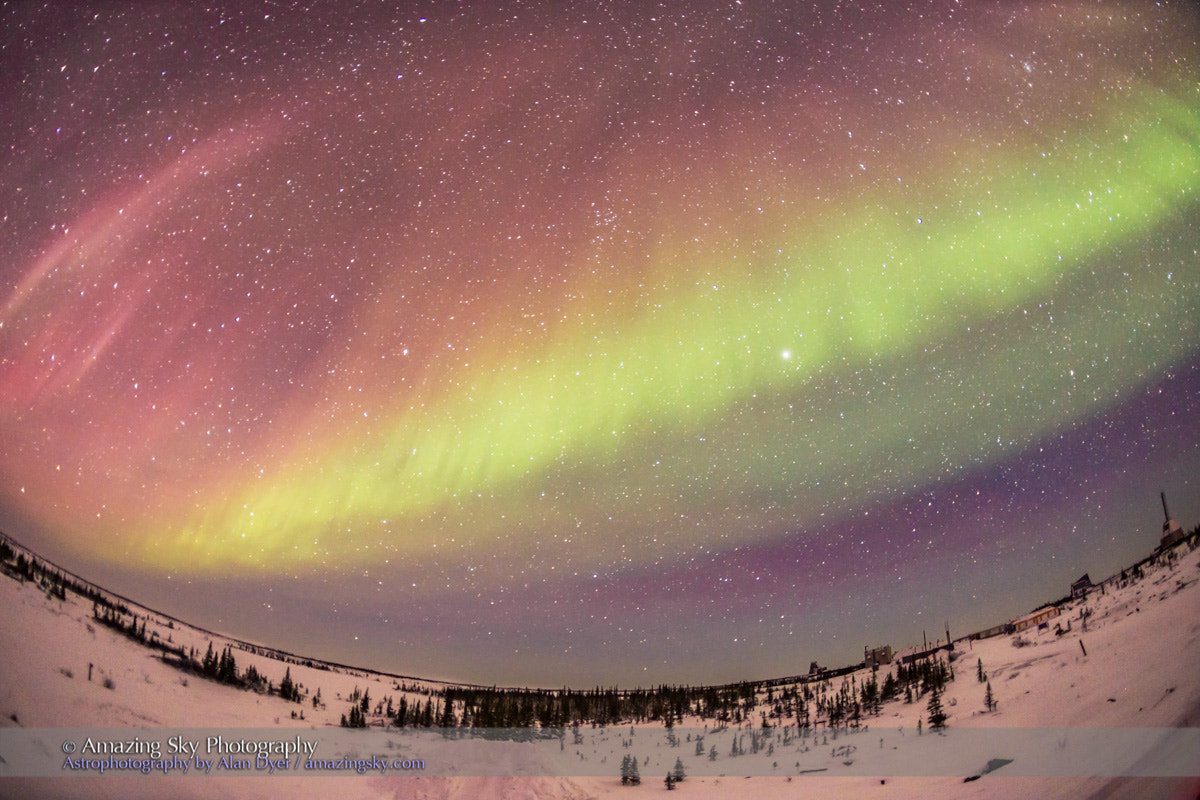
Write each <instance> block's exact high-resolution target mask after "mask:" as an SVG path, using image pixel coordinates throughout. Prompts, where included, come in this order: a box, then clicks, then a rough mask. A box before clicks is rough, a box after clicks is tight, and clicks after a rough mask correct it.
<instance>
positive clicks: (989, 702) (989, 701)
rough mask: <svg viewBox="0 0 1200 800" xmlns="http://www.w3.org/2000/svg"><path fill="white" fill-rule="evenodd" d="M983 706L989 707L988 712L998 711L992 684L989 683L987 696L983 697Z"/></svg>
mask: <svg viewBox="0 0 1200 800" xmlns="http://www.w3.org/2000/svg"><path fill="white" fill-rule="evenodd" d="M983 704H984V705H985V706H987V710H988V711H995V710H996V697H995V695H993V694H992V682H991V681H988V684H987V694H985V695H984V696H983Z"/></svg>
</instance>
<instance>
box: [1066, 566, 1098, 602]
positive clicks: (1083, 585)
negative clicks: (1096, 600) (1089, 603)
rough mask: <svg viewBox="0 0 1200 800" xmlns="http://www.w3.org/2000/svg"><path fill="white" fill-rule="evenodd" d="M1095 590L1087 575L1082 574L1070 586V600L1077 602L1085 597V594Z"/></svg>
mask: <svg viewBox="0 0 1200 800" xmlns="http://www.w3.org/2000/svg"><path fill="white" fill-rule="evenodd" d="M1094 588H1095V585H1094V584H1093V583H1092V579H1091V578H1090V577H1088V574H1087V573H1086V572H1085V573H1083V577H1082V578H1080V579H1079V580H1077V581H1075V582H1074V583H1072V584H1071V599H1072V600H1078V599H1079V598H1081V597H1087V593H1088V592H1090V591H1091V590H1092V589H1094Z"/></svg>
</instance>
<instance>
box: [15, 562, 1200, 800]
mask: <svg viewBox="0 0 1200 800" xmlns="http://www.w3.org/2000/svg"><path fill="white" fill-rule="evenodd" d="M1177 552H1178V555H1179V558H1178V559H1177V560H1175V561H1174V562H1173V563H1168V564H1163V565H1152V566H1150V567H1147V568H1146V570H1145V575H1144V577H1143V578H1142V579H1140V580H1137V581H1131V582H1129V583H1127V584H1126V585H1123V586H1118V585H1117V584H1116V583H1109V584H1108V585H1106V586H1105V588H1104V590H1103V591H1101V590H1099V589H1097V590H1096V591H1093V592H1092V593H1091V594H1090V595H1089V596H1088V597H1087V598H1086V599H1082V600H1077V601H1074V602H1072V603H1071V604H1069V605H1066V606H1064V607H1063V609H1062V612H1063V613H1062V616H1060V617H1059V618H1057V619H1055V620H1052V621H1051V624H1050V627H1049V629H1047V630H1043V631H1041V632H1040V633H1039V632H1038V631H1036V630H1031V631H1026V632H1024V633H1022V634H1021V639H1022V641H1023V646H1017V645H1016V644H1014V638H1015V637H1013V636H1000V637H996V638H992V639H987V640H982V641H975V642H960V643H958V645H957V648H956V651H955V658H954V660H953V661H952V666H953V668H954V671H955V680H953V681H951V682H950V683H949V684H948V685H947V688H946V690H945V694H944V696H943V703H944V707H945V710H946V711H947V713H948V715H949V718H948V725H949V727H948V729H947V730H946V732H945V735H942V736H939V735H934V734H932V733H930V732H929V730H928V722H927V717H928V711H927V709H926V698H924V697H922V698H919V699H917V700H916V701H915V702H913V703H911V704H907V703H905V702H904V700H903V699H900V700H899V701H895V702H891V703H888V704H884V705H883V707H882V710H881V712H880V714H879V715H878V716H870V715H868V716H866V717H865V718H864V719H863V721H862V726H861V727H860V728H859V729H858V730H857V731H854V732H848V731H846V730H845V729H842V730H839V731H837V732H836V733H835V732H832V731H829V730H825V729H823V728H821V729H819V730H818V731H817V732H816V733H815V734H813V733H810V734H809V735H807V736H798V735H797V729H796V724H795V720H794V719H793V720H788V719H784V720H781V721H780V724H779V725H777V726H776V727H774V728H772V729H771V730H770V731H769V732H768V733H767V735H766V736H765V738H763V739H762V748H761V749H760V750H759V752H757V753H754V752H751V750H750V740H751V733H752V732H757V733H758V734H759V735H760V736H761V735H762V734H763V731H762V729H761V727H760V717H759V712H758V710H755V711H754V712H753V713H752V714H751V715H749V719H748V721H747V722H745V723H743V724H742V725H731V726H727V727H722V728H718V727H715V725H714V723H713V721H712V720H700V719H698V718H696V717H685V718H684V720H683V722H682V724H680V725H678V726H677V727H676V728H675V730H674V736H675V737H676V738H677V739H678V741H679V743H678V745H676V746H672V745H671V744H670V743H669V742H668V739H667V736H668V731H667V730H666V729H665V728H664V726H663V724H662V723H661V722H658V723H653V724H649V723H647V724H641V725H630V724H625V725H621V726H609V727H606V728H605V727H589V726H585V727H583V728H581V730H580V731H579V736H580V741H579V742H577V741H576V740H575V733H574V732H573V731H571V730H567V731H566V732H565V734H564V736H563V737H562V738H561V739H560V738H557V737H554V738H550V739H546V740H543V741H539V742H536V743H513V742H486V741H467V740H462V739H447V738H444V737H442V736H440V735H438V734H437V733H436V732H429V731H423V732H413V731H411V730H406V731H394V730H393V731H387V730H383V729H382V728H380V729H376V730H368V731H349V730H345V729H341V728H340V727H338V723H339V721H340V719H341V717H342V715H343V714H345V713H346V711H347V710H348V708H349V707H350V702H351V701H350V698H351V696H352V695H353V694H354V693H355V692H356V691H363V690H365V691H367V692H369V693H370V695H371V697H372V698H375V699H382V698H384V697H390V698H392V699H393V700H394V701H396V702H398V701H399V699H400V697H401V696H404V697H406V698H408V700H409V702H410V704H411V703H413V702H418V703H423V702H424V700H425V699H426V695H425V694H424V690H425V689H429V688H432V689H436V688H438V686H439V684H437V683H433V682H417V681H411V680H410V681H404V682H403V683H402V682H401V681H400V680H399V679H396V678H393V677H389V676H385V675H380V674H377V673H371V672H368V671H363V670H351V669H345V668H337V669H331V668H329V665H319V664H313V665H311V666H310V665H307V664H304V663H285V662H283V661H281V660H279V659H278V658H274V657H271V656H270V655H266V654H256V653H252V652H249V651H247V650H245V649H243V648H242V647H239V646H237V644H236V643H232V642H231V641H230V640H226V639H223V638H221V637H219V636H215V635H214V634H211V633H208V632H206V631H201V630H198V629H195V628H192V627H190V626H187V625H185V624H182V623H180V622H179V621H174V620H168V619H166V618H164V617H162V616H160V615H156V614H154V613H152V612H149V611H148V610H146V609H140V608H136V607H132V606H131V607H130V610H131V611H132V612H133V613H136V614H138V615H139V617H141V618H143V619H146V620H147V637H152V635H153V634H155V633H157V635H158V638H159V639H161V640H164V641H168V640H169V642H170V643H171V644H172V645H179V644H182V645H184V646H185V647H188V648H192V647H194V648H195V649H196V651H197V654H198V655H201V654H203V653H204V652H205V651H206V650H207V648H208V646H209V643H210V642H211V643H212V645H213V647H214V649H215V651H216V652H218V653H219V652H220V651H222V650H223V649H224V648H225V647H226V646H227V645H232V649H231V652H232V653H233V654H234V656H235V657H236V660H237V667H238V670H239V671H244V670H245V669H246V668H247V667H248V666H251V665H252V666H254V668H255V669H256V670H257V671H258V672H260V673H261V674H263V675H264V676H266V677H267V678H268V679H269V680H270V681H271V682H272V684H273V685H275V686H278V685H279V683H280V682H281V681H282V680H283V678H284V675H285V671H286V673H287V674H288V675H289V677H290V678H291V680H292V681H294V682H295V683H296V684H297V686H298V687H299V688H300V690H301V692H302V693H303V694H304V696H305V697H304V702H302V703H299V704H297V703H291V702H286V701H284V700H282V699H280V698H279V697H277V696H274V695H267V694H260V693H256V692H252V691H247V690H242V689H237V688H232V687H229V686H224V685H221V684H217V683H214V682H211V681H208V680H205V679H203V678H200V677H198V676H196V675H190V674H187V673H184V672H181V671H180V670H178V669H176V668H174V667H172V666H170V665H168V664H165V663H163V661H162V659H161V658H160V656H159V653H158V651H156V650H152V649H150V648H147V647H146V646H144V645H142V644H139V643H137V642H135V641H133V640H132V639H130V638H129V637H127V636H124V635H122V634H121V633H119V632H117V631H114V630H112V629H111V628H108V627H105V626H103V625H101V624H99V623H98V622H97V621H96V620H95V619H93V609H92V604H91V602H90V601H88V600H85V599H82V598H80V597H79V596H77V595H75V594H72V593H67V595H66V599H65V600H60V599H58V598H56V597H51V596H49V595H48V593H47V591H45V590H44V589H43V588H41V587H39V586H38V585H37V584H36V583H33V582H28V581H27V582H20V581H18V580H14V579H11V578H9V577H7V576H5V577H2V578H0V604H2V607H3V609H4V611H3V613H2V614H0V725H3V726H4V729H3V730H0V758H2V759H3V760H2V761H0V776H2V777H0V795H3V796H23V797H159V796H167V795H170V796H173V797H193V796H195V797H278V796H290V797H295V798H299V797H310V796H312V797H327V796H337V797H339V798H342V800H349V799H350V798H359V797H361V798H381V797H396V798H400V797H404V798H429V799H430V800H432V799H433V798H447V799H451V798H476V797H505V798H510V797H511V798H539V799H540V798H593V797H606V796H609V795H619V796H622V797H631V796H642V795H645V794H646V793H648V792H654V793H657V792H661V791H665V790H666V786H665V785H664V776H665V775H666V774H667V772H668V771H670V770H671V769H672V767H673V766H674V765H675V763H676V760H677V759H678V760H679V761H681V762H682V764H683V766H684V768H685V770H686V772H687V774H688V777H687V779H686V780H685V781H683V782H682V783H680V784H679V785H678V786H677V787H676V788H675V791H678V792H680V794H679V795H678V796H679V797H681V798H682V797H693V798H716V797H731V796H732V797H740V796H745V795H751V794H753V795H754V796H755V797H759V798H772V797H798V796H820V797H831V798H839V797H845V798H858V797H877V798H901V797H914V796H918V795H919V796H922V797H954V798H959V797H964V798H991V797H996V798H999V797H1005V798H1008V797H1014V796H1022V795H1024V796H1027V797H1031V798H1053V797H1060V798H1076V797H1139V798H1140V797H1180V798H1189V799H1190V798H1196V797H1198V796H1200V777H1198V776H1200V747H1197V746H1196V743H1197V741H1200V739H1197V737H1196V735H1195V734H1197V733H1198V732H1200V669H1198V668H1197V664H1200V552H1196V551H1188V550H1187V548H1186V547H1183V548H1180V549H1179V550H1178V551H1177ZM1085 622H1086V624H1085ZM1056 623H1057V624H1058V625H1061V627H1063V628H1067V627H1068V623H1069V627H1070V630H1069V632H1067V633H1065V634H1063V635H1061V636H1059V635H1056V634H1055V633H1054V626H1055V624H1056ZM980 662H981V663H982V668H983V670H984V671H985V672H986V673H987V679H988V682H989V683H990V685H991V687H992V691H993V694H994V698H995V700H996V702H997V703H998V705H997V707H996V709H995V710H994V711H988V710H986V708H985V703H984V696H985V692H986V686H987V684H985V683H980V682H979V681H978V680H977V668H978V664H979V663H980ZM889 669H890V668H889V667H886V666H885V667H881V668H880V670H879V673H878V676H877V677H878V679H879V681H880V682H881V683H882V681H883V678H884V676H885V675H886V674H887V672H888V670H889ZM748 677H750V676H748ZM866 677H867V673H866V672H865V671H862V672H859V673H856V674H854V675H853V676H846V677H845V678H837V679H834V680H833V681H831V682H830V684H829V686H828V690H829V691H836V690H837V689H838V688H839V687H840V686H841V684H842V681H843V680H845V681H851V680H853V681H854V682H855V683H856V684H858V683H860V682H861V681H862V680H864V679H865V678H866ZM318 690H319V691H320V697H321V699H322V700H323V703H321V704H318V705H316V706H314V704H313V703H312V697H313V696H314V695H315V694H316V693H317V691H318ZM774 691H775V693H776V694H778V692H779V691H780V687H775V690H774ZM759 699H760V705H759V708H760V709H761V708H762V703H761V701H765V696H760V698H759ZM301 713H302V714H303V718H301V716H300V715H301ZM375 719H376V721H377V722H380V721H381V719H380V718H375ZM918 721H921V722H922V723H923V727H924V730H923V731H921V732H918V729H917V726H918ZM787 726H790V728H789V729H788V730H787V731H786V735H785V731H784V728H785V727H787ZM18 728H19V729H24V730H19V731H18V730H14V729H18ZM169 728H178V729H188V730H189V731H193V732H194V730H195V729H208V730H206V731H205V733H206V734H207V733H211V732H212V731H213V730H216V731H217V732H219V733H222V734H223V735H225V736H226V737H227V738H231V739H234V738H239V737H249V738H252V739H261V738H262V737H263V736H264V735H266V736H270V737H272V738H278V739H281V740H286V739H288V738H289V737H291V738H292V739H295V737H297V736H299V737H301V738H302V739H312V740H314V741H316V740H319V741H320V742H321V743H320V745H319V751H318V752H317V753H316V755H317V756H331V755H334V754H341V753H343V752H348V753H352V754H354V755H356V756H358V757H361V758H364V759H369V758H371V757H372V756H378V757H380V758H381V759H382V758H387V759H396V758H405V759H410V760H411V759H420V760H421V761H423V762H424V763H425V769H424V770H417V771H397V770H390V771H388V772H386V773H383V774H381V773H380V772H379V771H377V770H369V771H367V772H365V773H364V774H358V773H356V772H354V771H349V772H347V773H345V776H344V777H314V776H313V775H311V774H306V775H302V776H301V775H295V774H293V773H290V772H286V771H282V770H281V771H278V772H276V773H275V774H273V775H269V774H267V771H266V770H257V769H249V770H240V771H239V770H231V769H214V771H213V772H212V773H210V774H208V775H203V774H198V770H197V769H193V770H192V771H191V773H190V774H187V775H182V774H177V773H176V774H172V775H170V776H163V775H161V774H158V775H153V774H152V775H141V774H131V773H120V774H117V773H114V772H112V771H109V772H107V773H106V774H104V775H99V774H95V773H85V774H80V773H71V771H70V770H63V769H62V768H61V767H60V766H59V765H60V764H62V763H63V762H62V761H61V760H60V759H63V758H65V756H63V754H62V753H61V752H59V751H58V750H55V752H54V753H53V754H52V755H51V756H48V758H49V759H50V761H49V762H48V763H50V762H52V763H54V765H55V768H56V769H57V770H58V772H59V773H71V774H68V775H67V776H66V777H53V778H48V777H20V776H21V775H24V774H28V770H27V769H25V770H23V769H22V767H21V763H22V762H21V759H22V758H23V756H22V754H21V750H20V747H18V746H17V745H18V744H19V743H20V742H23V741H25V739H28V737H29V735H32V734H29V733H28V731H29V729H34V733H36V734H37V735H39V736H41V737H42V738H43V739H45V740H46V741H48V742H52V745H51V747H52V748H57V747H59V746H61V744H62V741H65V740H66V739H67V738H70V739H71V740H72V741H81V738H80V737H83V736H86V735H89V734H88V732H87V731H100V730H102V729H140V730H142V733H140V734H139V735H141V736H144V737H148V738H149V737H153V736H155V735H157V734H155V733H154V731H160V732H161V733H162V738H163V740H164V741H165V739H166V730H165V729H169ZM46 729H66V730H57V731H56V730H46ZM71 729H87V730H86V731H83V732H80V731H78V730H71ZM147 729H149V730H150V732H149V733H146V732H145V731H146V730H147ZM263 729H269V730H268V731H266V733H264V731H263ZM248 731H251V733H248ZM121 735H122V734H121V731H113V730H108V731H107V732H105V733H102V734H101V733H97V734H96V738H98V739H99V738H108V739H113V738H119V737H120V736H121ZM184 735H185V738H187V736H190V735H191V734H188V733H187V732H186V731H185V734H184ZM196 735H199V734H196ZM22 737H25V738H24V739H22ZM356 737H357V738H356ZM696 737H703V738H704V746H703V749H704V750H705V753H704V754H703V755H698V754H697V752H696V751H697V749H698V748H696V747H695V745H694V739H695V738H696ZM736 738H740V740H741V741H742V742H743V746H744V748H745V750H746V752H745V753H744V754H742V755H736V756H735V755H733V754H732V751H733V743H734V741H735V739H736ZM1172 748H1174V750H1172ZM712 749H715V750H716V753H717V755H716V758H715V759H712V758H710V757H709V755H708V751H710V750H712ZM627 754H628V755H632V756H635V757H636V758H637V759H638V764H639V771H640V774H641V776H642V779H643V780H642V783H641V784H640V785H638V786H628V787H627V786H622V785H621V781H620V777H619V771H620V765H621V761H622V758H623V757H624V756H625V755H627ZM250 758H252V759H253V756H251V757H250ZM989 762H990V763H991V766H992V768H993V769H992V770H991V771H987V768H988V765H989ZM1180 763H1183V764H1184V765H1188V764H1190V765H1195V766H1193V767H1191V768H1190V769H1188V768H1185V769H1183V770H1182V773H1183V777H1179V773H1180V769H1179V766H1178V765H1179V764H1180ZM1163 764H1165V765H1166V766H1163ZM1164 771H1165V772H1166V773H1172V772H1173V773H1174V775H1175V777H1162V778H1155V777H1144V776H1145V775H1147V774H1164ZM984 773H986V774H984ZM1189 773H1190V774H1189ZM42 774H45V773H42ZM1123 775H1140V776H1143V777H1122V776H1123ZM14 776H17V777H14ZM975 776H980V777H978V779H973V780H969V781H965V780H964V779H968V778H974V777H975Z"/></svg>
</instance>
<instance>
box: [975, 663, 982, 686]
mask: <svg viewBox="0 0 1200 800" xmlns="http://www.w3.org/2000/svg"><path fill="white" fill-rule="evenodd" d="M975 677H976V678H978V679H979V682H980V683H983V681H984V677H983V659H982V658H981V659H978V660H977V661H976V662H975Z"/></svg>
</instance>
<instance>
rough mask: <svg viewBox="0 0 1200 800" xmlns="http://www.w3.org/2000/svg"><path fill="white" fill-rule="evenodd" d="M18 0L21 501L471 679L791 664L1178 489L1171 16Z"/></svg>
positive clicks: (1198, 314) (1049, 564) (1181, 15)
mask: <svg viewBox="0 0 1200 800" xmlns="http://www.w3.org/2000/svg"><path fill="white" fill-rule="evenodd" d="M562 5H565V4H555V3H519V2H512V3H501V4H485V3H472V2H460V3H453V4H451V3H439V4H433V3H431V4H428V5H417V4H404V3H396V4H389V3H361V4H308V5H301V4H294V5H293V4H277V3H270V4H263V5H249V4H233V3H230V4H226V5H224V6H223V7H222V6H221V5H215V6H207V7H205V6H201V5H192V4H174V3H162V4H151V5H146V4H128V5H122V4H113V3H97V4H95V5H94V7H87V6H86V5H80V4H70V5H68V4H58V5H55V4H48V5H45V6H35V5H32V4H14V5H9V6H5V7H4V8H3V9H0V13H2V14H3V29H4V38H3V49H2V50H0V58H2V59H3V61H2V63H3V68H4V74H5V75H6V80H5V88H4V89H3V114H2V115H0V125H2V126H3V128H2V129H3V131H4V136H3V139H2V141H3V142H4V143H5V144H6V145H7V146H6V148H5V150H4V153H3V157H2V159H3V160H2V161H0V198H2V199H0V204H2V205H0V209H2V211H0V219H2V220H3V225H2V227H0V230H2V236H0V280H2V282H0V440H2V441H3V454H4V459H3V465H2V467H0V522H3V527H4V530H5V531H6V532H8V533H10V534H12V535H13V536H15V537H17V538H18V539H19V540H21V541H23V542H24V543H26V544H29V545H30V546H32V547H34V548H35V549H38V550H40V551H41V552H43V553H45V554H46V555H47V556H50V557H52V558H54V559H55V560H57V561H59V562H60V563H62V564H64V565H65V566H67V567H69V568H71V569H73V570H76V571H78V572H80V574H83V575H85V576H86V577H89V578H92V579H94V580H97V581H100V582H103V583H106V585H108V586H109V587H110V588H112V589H114V590H115V591H119V592H123V593H125V594H128V595H130V596H132V597H135V598H137V599H139V600H141V601H142V602H146V603H148V604H150V605H153V606H155V607H156V608H160V609H162V610H164V611H167V612H168V613H172V614H175V615H177V616H180V617H183V618H185V619H188V620H189V621H193V622H196V623H198V624H201V625H207V626H215V627H217V628H219V629H220V630H222V631H224V632H227V633H230V634H232V635H235V636H241V637H243V638H249V639H253V640H256V641H261V642H265V643H269V644H273V645H276V646H279V647H283V648H285V649H290V650H293V651H296V652H304V653H306V654H310V655H313V656H317V657H322V658H328V659H331V660H336V661H340V662H343V663H355V664H363V665H365V666H371V667H376V668H381V669H386V670H390V671H400V672H404V673H406V674H420V675H424V676H427V677H441V678H447V679H452V680H468V681H475V682H480V683H488V684H490V683H509V684H526V685H533V684H541V685H547V686H557V685H563V684H573V685H590V684H609V685H611V684H614V683H620V684H623V685H631V684H637V683H642V684H645V683H647V682H653V683H657V682H664V681H665V682H685V681H686V682H693V683H694V682H717V681H727V680H739V679H749V678H756V677H765V676H771V675H786V674H794V673H797V672H803V671H806V670H807V666H808V663H809V662H810V661H812V660H820V661H821V662H822V663H839V662H841V663H845V662H849V661H850V660H852V659H855V658H856V657H858V656H859V655H861V650H862V646H863V645H865V644H874V643H884V642H888V643H891V644H893V645H895V646H898V647H902V646H905V645H907V644H909V643H911V642H913V641H919V640H920V639H921V633H922V631H923V630H927V631H929V633H930V636H931V638H932V636H933V635H934V634H936V633H939V632H941V630H942V626H943V623H944V621H945V622H949V623H950V625H951V626H952V627H953V628H954V629H955V632H965V631H966V630H967V629H975V628H979V627H984V626H986V625H990V624H993V622H995V621H1000V620H1002V619H1005V618H1007V617H1008V616H1011V615H1013V614H1016V613H1020V612H1022V611H1025V610H1027V609H1028V608H1030V607H1031V606H1032V605H1036V604H1038V603H1040V602H1044V601H1046V600H1051V599H1055V598H1057V597H1059V596H1061V595H1062V594H1063V593H1065V591H1066V589H1067V586H1068V584H1069V583H1070V581H1071V580H1073V579H1074V578H1076V577H1078V576H1079V575H1080V574H1082V573H1083V572H1091V573H1092V574H1093V575H1094V576H1095V575H1104V574H1108V572H1111V571H1113V570H1116V569H1119V568H1120V567H1121V566H1122V565H1123V564H1125V563H1129V562H1130V561H1132V560H1136V558H1138V557H1140V556H1141V555H1144V554H1145V553H1147V552H1148V551H1149V550H1150V549H1151V548H1152V547H1153V546H1154V545H1155V544H1157V541H1158V535H1157V533H1158V526H1159V525H1160V524H1161V516H1160V514H1159V506H1158V492H1159V491H1160V490H1165V491H1166V492H1167V495H1168V499H1169V500H1170V502H1171V505H1172V511H1173V514H1174V516H1175V517H1176V518H1177V519H1179V521H1180V522H1181V523H1182V524H1183V525H1184V526H1185V528H1188V529H1190V528H1191V527H1192V526H1194V525H1195V524H1196V522H1197V521H1200V492H1198V489H1200V487H1198V486H1197V482H1196V476H1197V474H1198V472H1197V468H1198V467H1200V424H1197V422H1196V419H1197V416H1196V415H1197V413H1198V412H1200V308H1198V300H1200V255H1198V250H1200V196H1198V195H1197V188H1198V187H1200V83H1198V81H1197V76H1198V75H1200V38H1198V37H1200V33H1198V32H1200V18H1198V16H1197V12H1196V11H1195V10H1194V9H1193V8H1191V7H1190V6H1189V4H1186V3H1176V4H1172V3H1165V4H1162V5H1158V6H1149V5H1146V4H1141V3H1098V2H1075V3H1055V4H1025V3H1010V2H1003V3H973V2H942V1H941V0H939V1H938V2H928V3H917V4H910V5H908V6H906V7H905V8H903V9H901V8H899V7H895V6H893V5H892V4H886V3H880V4H871V3H868V4H860V5H853V4H847V3H837V2H824V1H820V2H812V3H767V2H762V3H755V2H749V0H746V2H704V3H667V4H660V5H649V4H608V5H600V4H570V5H571V7H570V8H562V7H560V6H562Z"/></svg>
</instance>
